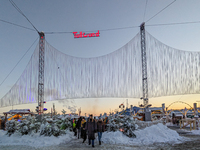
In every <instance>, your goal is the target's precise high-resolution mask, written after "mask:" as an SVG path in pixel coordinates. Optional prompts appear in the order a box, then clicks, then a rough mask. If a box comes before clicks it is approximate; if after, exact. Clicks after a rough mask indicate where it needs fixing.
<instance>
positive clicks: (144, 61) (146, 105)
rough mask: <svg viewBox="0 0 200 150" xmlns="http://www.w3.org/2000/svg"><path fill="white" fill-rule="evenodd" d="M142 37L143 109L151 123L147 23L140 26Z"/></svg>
mask: <svg viewBox="0 0 200 150" xmlns="http://www.w3.org/2000/svg"><path fill="white" fill-rule="evenodd" d="M140 36H141V57H142V90H143V97H142V99H143V107H144V113H145V121H151V112H150V111H149V103H148V100H149V99H148V82H147V58H146V39H145V23H144V22H143V23H142V24H141V25H140Z"/></svg>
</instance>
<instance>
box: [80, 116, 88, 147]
mask: <svg viewBox="0 0 200 150" xmlns="http://www.w3.org/2000/svg"><path fill="white" fill-rule="evenodd" d="M85 125H86V121H85V118H84V117H83V119H82V121H81V137H82V138H83V143H84V142H85V140H86V138H87V134H86V130H85Z"/></svg>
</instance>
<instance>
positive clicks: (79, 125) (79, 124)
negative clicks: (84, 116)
mask: <svg viewBox="0 0 200 150" xmlns="http://www.w3.org/2000/svg"><path fill="white" fill-rule="evenodd" d="M80 127H81V118H79V119H78V121H77V124H76V128H77V129H79V128H80Z"/></svg>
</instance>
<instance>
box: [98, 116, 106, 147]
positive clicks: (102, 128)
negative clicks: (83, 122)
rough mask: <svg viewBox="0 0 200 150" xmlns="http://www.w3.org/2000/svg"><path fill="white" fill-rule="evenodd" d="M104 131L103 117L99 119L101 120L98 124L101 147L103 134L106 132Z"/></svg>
mask: <svg viewBox="0 0 200 150" xmlns="http://www.w3.org/2000/svg"><path fill="white" fill-rule="evenodd" d="M104 131H105V124H104V122H103V121H102V119H101V117H99V120H98V122H97V132H98V139H99V145H101V138H102V132H104Z"/></svg>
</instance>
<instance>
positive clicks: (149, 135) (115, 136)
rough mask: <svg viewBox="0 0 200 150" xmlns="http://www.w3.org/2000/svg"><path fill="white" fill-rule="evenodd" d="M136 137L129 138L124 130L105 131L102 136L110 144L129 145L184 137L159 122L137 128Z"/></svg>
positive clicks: (177, 140) (169, 140) (171, 140)
mask: <svg viewBox="0 0 200 150" xmlns="http://www.w3.org/2000/svg"><path fill="white" fill-rule="evenodd" d="M134 134H135V135H136V138H129V137H127V136H125V135H123V133H122V132H120V131H117V132H105V133H104V134H103V136H102V141H103V142H104V143H110V144H126V145H127V144H128V145H141V144H142V145H149V144H153V143H167V142H180V140H182V137H180V136H179V134H178V133H177V132H176V131H174V130H171V129H169V128H167V126H165V125H163V124H161V123H159V124H157V125H152V126H150V127H146V128H145V129H142V130H135V131H134Z"/></svg>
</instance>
